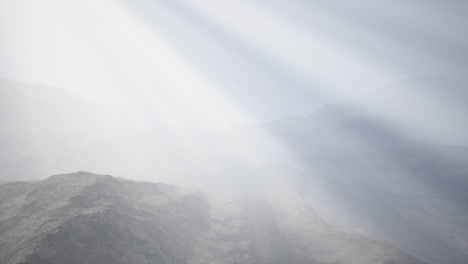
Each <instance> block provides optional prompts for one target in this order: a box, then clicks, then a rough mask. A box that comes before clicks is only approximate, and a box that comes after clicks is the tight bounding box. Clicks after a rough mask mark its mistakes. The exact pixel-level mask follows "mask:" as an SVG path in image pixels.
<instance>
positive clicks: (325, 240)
mask: <svg viewBox="0 0 468 264" xmlns="http://www.w3.org/2000/svg"><path fill="white" fill-rule="evenodd" d="M0 212H1V214H0V263H1V264H18V263H24V264H25V263H28V264H46V263H47V264H49V263H50V264H52V263H57V264H58V263H67V264H74V263H86V264H94V263H96V264H97V263H99V264H103V263H113V264H115V263H122V264H123V263H125V264H133V263H135V264H140V263H142V264H143V263H158V264H179V263H181V264H182V263H188V264H202V263H239V264H240V263H243V264H246V263H247V264H248V263H252V264H253V263H260V264H263V263H265V264H274V263H278V264H279V263H293V264H294V263H297V264H305V263H361V264H362V263H385V264H389V263H405V264H407V263H424V262H423V261H420V260H418V259H417V258H415V257H413V256H411V255H409V254H407V253H405V252H403V251H402V250H400V249H397V248H395V247H393V246H391V245H390V244H388V243H386V242H383V241H378V240H375V239H370V238H367V237H365V236H363V235H359V234H355V233H354V234H353V233H350V232H346V231H342V230H336V229H334V228H332V227H330V226H329V225H327V224H326V223H324V222H323V221H321V220H320V219H319V218H318V217H317V216H315V214H314V212H313V211H312V210H311V209H308V208H306V207H305V205H303V204H302V203H301V201H300V199H299V198H298V197H295V196H294V195H291V194H288V193H275V192H271V193H265V194H264V195H262V196H249V197H244V198H241V199H238V200H235V201H234V200H233V201H228V202H221V201H219V200H217V199H214V200H213V202H212V203H209V202H208V200H207V199H206V198H204V195H202V194H200V193H196V192H187V191H183V190H181V189H179V188H177V187H175V186H170V185H165V184H155V183H149V182H134V181H129V180H124V179H120V178H114V177H111V176H104V175H96V174H92V173H86V172H77V173H73V174H67V175H57V176H52V177H49V178H48V179H46V180H42V181H36V182H14V183H6V184H3V185H0Z"/></svg>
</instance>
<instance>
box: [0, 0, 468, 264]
mask: <svg viewBox="0 0 468 264" xmlns="http://www.w3.org/2000/svg"><path fill="white" fill-rule="evenodd" d="M467 10H468V4H467V3H464V2H463V1H443V2H441V1H413V2H411V3H408V2H407V1H379V2H378V3H373V2H370V1H369V2H365V1H361V2H357V1H354V2H349V1H341V0H333V1H326V2H324V1H292V2H285V1H276V0H273V1H263V0H256V1H223V2H220V1H210V0H206V1H205V0H203V1H186V0H178V1H164V0H137V1H127V0H99V1H90V0H84V1H77V2H76V1H75V2H67V3H65V2H63V1H57V0H49V1H44V0H34V1H26V0H16V1H7V0H3V1H0V58H1V60H0V157H1V159H0V181H1V185H0V186H4V184H6V183H9V182H17V181H22V182H31V183H30V184H34V183H35V182H39V183H41V182H47V181H49V180H50V178H49V179H48V177H49V176H51V175H62V174H68V173H74V172H79V173H78V174H73V175H75V176H76V175H77V176H76V177H77V179H78V180H76V179H75V178H71V180H70V181H71V182H73V181H76V184H77V185H76V186H81V185H80V184H84V183H83V182H86V181H87V180H89V179H94V177H95V176H89V175H88V176H86V175H87V173H88V172H89V173H94V174H96V175H112V176H114V177H117V178H118V179H121V178H125V179H129V180H133V181H138V182H140V181H145V182H153V183H155V182H157V183H164V184H172V185H176V186H179V187H180V188H183V189H186V190H190V191H193V192H196V193H198V192H201V193H203V194H204V195H205V196H206V197H207V198H206V199H207V200H208V201H209V202H208V203H209V204H210V206H211V207H212V208H213V209H212V210H213V212H216V214H221V215H223V217H227V216H226V215H230V214H232V215H235V214H236V213H234V212H237V211H236V210H238V209H225V208H224V207H226V208H230V207H229V206H227V205H229V204H231V203H234V202H233V201H236V202H237V201H247V204H248V206H247V207H246V208H250V209H246V211H247V212H253V211H260V212H262V213H261V214H262V215H261V218H259V219H270V218H271V219H275V220H274V221H276V222H277V225H278V226H280V227H281V226H284V227H282V228H279V230H280V231H278V232H280V233H281V232H284V234H283V233H282V234H283V236H284V237H285V238H284V239H285V240H284V241H283V240H281V242H278V241H279V240H275V239H272V241H275V242H274V243H273V242H271V243H269V244H271V245H275V246H274V247H276V246H278V247H281V248H282V247H283V246H279V245H287V246H285V247H287V248H296V246H297V245H311V244H314V245H315V244H317V245H318V244H320V245H322V244H323V245H325V244H326V243H328V244H326V245H327V246H326V248H327V250H330V252H331V253H323V252H329V251H327V250H325V249H321V250H322V251H321V250H317V251H316V252H315V251H314V250H312V249H310V250H309V252H312V253H310V256H309V255H307V254H309V253H307V254H306V253H303V254H302V253H301V254H302V255H301V254H294V253H290V254H289V253H288V254H289V255H288V254H286V253H285V254H286V255H284V256H276V255H274V254H273V253H272V252H275V251H276V250H274V249H270V248H268V249H266V248H264V246H258V245H257V246H256V248H257V251H258V252H260V253H258V252H257V253H258V254H257V255H258V256H257V258H256V260H254V261H253V262H252V263H281V261H283V263H284V261H286V262H287V261H291V262H290V263H329V262H327V261H337V262H336V263H367V262H366V261H367V260H363V259H359V258H357V257H355V256H354V255H353V256H352V257H349V256H348V255H346V257H345V260H341V259H333V258H332V257H331V256H334V255H336V252H334V251H333V250H331V249H330V248H344V247H345V246H343V245H344V244H348V243H345V242H343V243H344V244H340V243H341V242H340V243H338V242H336V241H338V240H336V241H335V240H333V241H332V240H330V241H332V242H330V241H329V240H326V239H324V240H323V241H322V240H320V242H313V243H312V242H310V241H312V240H310V241H309V239H312V238H311V237H313V236H314V234H315V235H317V234H326V232H331V233H330V234H333V235H330V237H335V236H337V237H338V236H339V235H338V234H341V233H340V232H341V231H343V230H344V231H343V232H347V233H349V234H352V235H350V236H354V235H355V234H356V236H362V237H365V238H366V239H367V238H368V239H376V240H378V241H384V242H382V243H388V245H389V246H388V247H389V248H390V247H391V248H392V250H393V247H394V248H395V250H396V251H391V252H392V253H388V254H387V255H391V256H394V257H393V258H392V259H385V258H380V255H378V256H379V257H374V258H376V259H379V261H380V260H381V261H382V263H410V262H409V260H408V259H406V255H404V254H409V255H411V256H412V257H413V256H414V258H416V259H418V260H420V261H422V262H411V263H463V261H464V260H466V259H467V258H468V226H467V224H466V223H467V221H466V220H468V195H467V193H466V190H467V188H468V122H467V121H468V119H467V114H468V108H467V104H466V102H467V101H468V77H467V76H468V75H467V73H468V30H467V26H468V17H467V16H466V13H467V12H466V11H467ZM80 173H81V174H80ZM94 174H93V175H94ZM80 175H81V176H80ZM75 176H73V177H75ZM80 177H81V178H80ZM98 178H99V177H98ZM46 179H47V180H46ZM54 179H55V178H53V180H54ZM80 179H83V180H82V181H81V180H80ZM99 179H100V178H99ZM57 181H58V180H57ZM98 181H101V180H98ZM44 184H45V183H44ZM54 184H55V182H54ZM73 184H75V183H73ZM73 184H72V185H73ZM86 184H88V183H86ZM86 184H85V185H86ZM5 186H6V185H5ZM67 186H68V185H67ZM73 186H74V185H73ZM129 186H130V185H129ZM131 186H134V185H131ZM135 186H136V185H135ZM138 186H139V185H138ZM5 188H7V187H5ZM31 188H32V187H31ZM37 188H39V189H38V190H45V189H46V188H45V187H44V189H41V188H40V187H37ZM67 188H68V187H67ZM80 188H81V187H80ZM119 188H121V187H119ZM122 188H123V187H122ZM125 188H127V187H125ZM128 188H136V187H128ZM138 188H140V189H138V190H139V191H141V192H142V193H145V192H146V191H147V190H146V189H144V187H138ZM72 190H75V191H76V192H79V191H78V190H79V187H76V188H75V189H73V188H72ZM118 190H120V191H121V192H123V193H125V192H127V189H118ZM5 192H6V191H5ZM129 192H130V193H132V192H133V191H129ZM58 193H60V195H65V194H66V192H65V191H63V192H60V191H57V195H58ZM62 193H63V194H62ZM67 195H68V194H67ZM145 195H146V194H145ZM171 195H172V194H171ZM197 195H198V194H197ZM2 197H3V198H2ZM8 197H9V196H8ZM8 197H7V196H0V199H5V201H7V200H6V199H7V198H8ZM41 197H42V196H41ZM129 197H133V196H129ZM171 197H172V196H171ZM174 197H176V198H174ZM174 197H173V198H171V199H175V200H176V199H179V198H178V197H180V196H174ZM12 199H13V198H12ZM15 199H16V198H15ZM18 199H19V198H18ZM21 199H22V198H21ZM41 199H43V198H41ZM44 199H46V198H44ZM112 199H113V200H112V201H117V200H118V199H117V198H115V199H114V198H112ZM116 199H117V200H116ZM119 199H120V198H119ZM122 199H123V198H122ZM132 199H133V198H132ZM119 201H120V200H119ZM132 201H133V200H132ZM183 201H184V202H185V200H183ZM239 203H241V204H243V203H244V202H239ZM5 204H7V203H6V202H5ZM8 204H15V203H13V202H9V203H8ZM5 206H6V205H5ZM8 206H9V205H8ZM132 206H134V207H135V208H137V207H138V208H139V206H140V205H132ZM249 206H253V207H252V208H253V209H252V208H251V207H249ZM0 208H2V207H0ZM5 208H7V207H5ZM5 208H4V210H7V209H5ZM8 208H9V207H8ZM236 208H237V207H236ZM242 208H243V207H242ZM265 208H269V209H265ZM158 210H159V209H158ZM197 210H199V208H198V207H197V209H194V211H193V212H195V211H196V212H197V213H193V214H190V216H191V217H192V216H194V215H197V214H198V213H200V211H197ZM200 210H201V209H200ZM203 210H205V209H203ZM217 210H220V212H218V211H217ZM239 210H240V209H239ZM304 210H305V211H307V212H308V213H307V217H309V218H310V219H315V220H310V221H309V220H306V218H301V217H305V216H304V213H299V212H303V211H304ZM270 211H271V212H270ZM8 212H9V211H8ZM168 212H169V211H168ZM171 212H172V211H171ZM203 212H205V211H203ZM200 214H202V213H200ZM211 214H212V215H215V213H211ZM247 214H250V213H247ZM296 214H297V215H296ZM309 214H310V215H309ZM241 215H242V214H241ZM293 216H294V217H296V218H294V217H293ZM210 217H211V216H210ZM256 217H257V216H256V215H255V217H254V216H252V217H251V218H253V219H257V218H256ZM309 218H307V219H309ZM152 219H153V218H152ZM153 220H154V219H153ZM153 220H151V221H153ZM257 220H258V219H257ZM257 220H255V221H257ZM1 221H2V219H1V218H0V235H2V233H1V230H2V229H1V226H2V222H1ZM5 221H6V220H5ZM154 221H155V222H154V223H157V221H156V220H154ZM158 221H159V220H158ZM194 221H195V220H194ZM197 221H198V220H197ZM207 221H208V220H207ZM255 221H254V222H255ZM258 221H260V220H258ZM269 221H270V220H268V221H267V220H265V221H264V220H261V221H260V222H259V223H258V222H255V229H257V230H259V229H258V225H260V226H262V225H263V226H268V228H273V227H271V226H270V224H269V223H270V222H269ZM271 221H273V220H271ZM274 221H273V222H274ZM314 221H315V222H314ZM208 222H209V221H208ZM309 222H314V223H315V229H314V228H312V227H310V226H309V225H308V223H309ZM5 223H6V222H5ZM5 223H4V226H6V224H5ZM272 226H275V225H273V224H272ZM293 226H294V228H292V227H293ZM268 228H266V227H265V229H262V230H263V231H261V232H260V231H259V232H260V235H258V234H257V236H256V240H255V241H257V242H258V241H264V240H265V239H267V238H266V237H269V236H270V235H271V234H270V233H269V231H265V230H270V229H268ZM6 229H7V228H6V227H5V230H6ZM195 229H196V228H194V230H195ZM208 229H209V228H208ZM197 230H198V229H197ZM200 230H202V229H200ZM285 230H286V231H285ZM311 230H314V231H311ZM317 230H320V232H319V231H317ZM323 230H341V231H333V232H332V231H323ZM197 232H198V231H197ZM200 232H202V231H200ZM271 232H272V233H275V232H276V231H275V232H273V231H271ZM308 232H310V233H308ZM313 232H316V233H313ZM296 233H303V235H302V236H300V235H298V236H297V237H300V238H297V237H296V235H297V234H296ZM5 234H6V233H5ZM176 236H177V235H176ZM5 237H7V236H6V235H5ZM202 237H203V236H202ZM259 237H260V238H259ZM314 239H315V238H314ZM265 241H266V240H265ZM314 241H315V240H314ZM324 241H326V242H324ZM340 241H341V240H340ZM0 242H1V239H0ZM5 243H6V242H5ZM194 243H195V242H194ZM229 243H231V242H229ZM262 243H263V242H262ZM265 243H266V242H265ZM301 243H305V244H301ZM321 243H322V244H321ZM234 244H236V243H234ZM260 244H261V243H260ZM267 244H268V243H267ZM0 245H1V244H0ZM262 245H263V244H262ZM330 245H333V246H330ZM385 245H386V244H385ZM390 245H391V246H390ZM265 247H266V246H265ZM297 247H299V248H301V247H302V246H297ZM303 247H304V248H305V246H303ZM323 247H325V246H323ZM259 248H260V249H259ZM270 250H271V252H270ZM367 250H369V251H365V252H374V251H372V250H374V249H372V250H371V249H367ZM400 250H401V252H405V253H404V254H403V253H401V254H403V255H404V256H405V257H401V256H403V255H400V253H394V252H400ZM0 251H1V249H0ZM208 251H210V250H208ZM211 251H213V252H217V251H215V250H214V249H213V250H211ZM286 251H287V250H286ZM306 251H307V250H306ZM351 251H352V250H350V252H351ZM5 252H6V251H5ZM11 252H14V250H12V251H11ZM194 252H198V251H196V250H195V251H194ZM203 252H204V251H203ZM288 252H289V251H288ZM291 252H295V251H294V250H292V251H291ZM313 252H315V253H313ZM318 252H321V253H318ZM353 252H354V251H353ZM357 252H359V250H358V251H357ZM375 252H387V251H386V249H385V250H384V249H380V248H379V249H378V250H375ZM388 252H390V251H388ZM0 253H1V252H0ZM361 253H362V252H361ZM5 254H7V253H5ZM8 254H9V253H8ZM12 254H13V253H12ZM15 254H16V253H15ZM67 254H68V255H71V254H72V253H67ZM73 254H74V253H73ZM203 254H205V253H203ZM206 254H208V253H206ZM223 254H224V253H223ZM226 254H227V253H226ZM358 254H360V253H358ZM369 254H370V255H369V256H371V255H372V254H373V253H372V254H371V253H369ZM379 254H380V253H379ZM299 255H300V256H301V261H303V262H293V261H292V259H295V261H296V260H297V261H299V260H298V259H300V257H298V256H299ZM305 255H307V256H308V257H304V256H305ZM338 255H339V254H338ZM1 256H3V255H1V254H0V257H1ZM5 256H7V255H5ZM8 256H10V255H8ZM15 256H16V255H15ZM203 256H205V255H203ZM226 256H231V255H229V254H228V255H226ZM372 256H374V255H372ZM376 256H377V255H376ZM395 256H398V257H395ZM296 257H297V259H296ZM302 257H303V258H304V260H302ZM13 259H14V258H13V257H11V260H10V262H5V263H20V262H14V261H13ZM194 259H197V258H194ZM200 259H202V258H200ZM206 259H208V257H207V258H206ZM226 259H227V257H225V258H223V259H222V260H220V261H221V262H213V263H250V262H243V261H241V260H237V261H238V262H235V260H233V262H228V261H226ZM271 259H275V260H274V261H280V262H274V261H273V260H271ZM305 259H307V260H305ZM312 259H313V261H312ZM270 260H271V261H270ZM30 261H31V262H30V263H36V262H33V261H32V260H30ZM129 261H130V260H129ZM132 261H133V260H132ZM196 261H200V262H196ZM205 261H207V260H205ZM360 261H361V262H360ZM385 261H387V262H385ZM388 261H394V262H388ZM0 263H3V262H1V261H0ZM37 263H40V262H37ZM47 263H49V262H47ZM50 263H52V262H50ZM54 263H55V262H54ZM56 263H60V262H56ZM90 263H91V262H90ZM93 263H94V262H93ZM129 263H130V262H129ZM131 263H133V262H131ZM135 263H137V262H135ZM148 263H153V262H148ZM154 263H208V262H204V260H192V262H187V261H186V262H171V261H169V260H167V262H154Z"/></svg>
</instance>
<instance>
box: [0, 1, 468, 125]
mask: <svg viewBox="0 0 468 264" xmlns="http://www.w3.org/2000/svg"><path fill="white" fill-rule="evenodd" d="M467 12H468V2H467V1H462V0H460V1H410V2H408V1H403V0H398V1H395V0H386V1H345V0H327V1H279V0H269V1H266V0H256V1H204V0H203V1H189V0H177V1H175V0H174V1H162V0H131V1H126V0H83V1H59V0H14V1H13V0H0V58H1V60H0V77H1V78H11V79H16V80H20V81H29V82H38V83H42V84H48V85H54V86H58V87H61V88H65V89H69V90H73V91H76V92H78V93H80V94H83V95H86V96H90V97H93V98H96V99H98V100H101V99H106V100H108V101H114V102H125V103H128V104H136V105H151V106H152V108H154V107H153V106H157V107H156V108H157V110H154V109H153V110H154V111H157V112H167V113H173V114H175V115H179V116H181V115H190V114H192V111H193V109H194V108H196V112H197V115H204V116H209V117H210V118H209V120H210V121H209V122H211V123H213V124H216V125H221V126H224V125H228V124H230V123H231V122H233V123H236V122H248V121H249V120H254V121H258V120H266V119H271V118H276V117H278V116H285V115H297V114H300V115H303V114H308V113H310V112H312V111H313V110H315V109H316V108H317V107H318V106H320V105H322V104H324V103H330V102H337V101H342V100H348V99H351V98H356V97H360V96H362V95H364V96H365V95H366V94H368V93H369V92H370V93H373V92H375V91H376V89H383V88H385V87H386V86H388V85H391V84H392V83H394V82H396V81H399V80H402V79H406V78H413V77H415V76H426V75H440V74H442V75H443V74H460V73H461V74H463V73H465V72H466V69H467V63H468V33H467V29H466V28H467V25H468V16H467V15H466V14H467ZM219 112H222V113H223V115H219V114H217V113H219ZM226 120H229V122H227V121H226Z"/></svg>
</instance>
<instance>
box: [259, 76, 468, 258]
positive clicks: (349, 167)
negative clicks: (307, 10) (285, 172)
mask: <svg viewBox="0 0 468 264" xmlns="http://www.w3.org/2000/svg"><path fill="white" fill-rule="evenodd" d="M438 80H439V79H438ZM439 81H440V82H435V81H433V80H427V79H425V82H422V83H421V82H419V81H418V82H417V83H418V84H419V86H422V87H420V88H419V89H420V90H418V91H419V92H421V89H423V87H427V90H424V89H423V90H424V91H425V92H427V93H428V94H438V95H439V96H442V94H443V95H444V96H445V97H447V98H451V100H450V102H452V103H453V104H452V105H451V106H453V107H454V109H452V110H450V111H452V112H456V111H459V112H460V113H458V115H465V116H466V110H464V108H459V107H457V105H458V104H456V102H458V103H459V102H460V100H462V99H461V98H464V97H465V96H466V89H465V90H464V89H461V88H463V87H464V86H455V87H454V89H453V90H451V88H452V87H451V86H444V85H442V84H445V85H448V84H450V82H447V81H441V80H439ZM428 82H429V83H431V85H427V83H428ZM409 83H413V82H409ZM405 84H406V85H407V86H409V84H408V82H405ZM413 84H414V83H413ZM458 84H459V83H458ZM462 84H464V85H466V82H465V83H462ZM415 89H416V88H415ZM444 89H445V90H444ZM452 92H453V93H452ZM390 93H391V94H392V93H393V92H390ZM415 93H416V91H415ZM419 94H420V95H421V93H419ZM399 96H401V95H400V94H399V93H396V94H393V95H392V96H390V95H389V96H385V93H383V94H382V95H379V97H380V99H375V102H373V103H372V104H373V105H374V106H375V105H379V106H381V105H387V106H388V105H392V104H393V105H394V106H395V105H399V107H398V110H395V111H399V112H395V113H388V112H386V111H387V110H388V109H389V108H386V107H382V108H378V107H374V106H370V103H366V102H365V101H362V100H357V101H352V102H346V103H340V104H333V105H328V106H325V107H323V108H322V109H321V110H320V111H318V112H316V113H314V114H312V115H310V116H307V117H297V118H289V119H279V120H275V121H272V122H269V123H267V124H265V125H264V127H263V129H265V130H268V131H270V132H271V133H272V134H273V135H275V137H276V138H277V139H278V141H280V142H283V143H284V144H285V145H287V146H288V147H289V149H290V150H291V152H293V153H295V155H296V157H297V159H298V160H299V161H300V162H298V164H299V165H297V168H298V169H299V171H298V172H291V173H290V175H291V174H293V175H294V174H296V175H300V176H298V177H301V178H302V179H303V183H302V184H301V185H302V191H301V193H302V195H303V197H304V199H305V200H307V201H308V203H309V204H310V206H312V207H313V208H316V209H317V210H318V211H319V212H320V213H319V214H320V215H321V216H322V217H325V216H329V218H327V220H328V221H332V222H335V223H337V224H340V225H343V226H347V227H352V228H358V229H361V230H365V231H366V232H369V233H371V234H374V235H376V236H379V237H382V238H383V239H385V240H387V241H392V243H394V244H396V245H399V246H400V247H404V248H406V249H407V250H409V252H411V253H413V254H415V255H418V256H420V257H422V258H423V259H425V260H427V261H429V262H431V263H460V264H461V263H465V262H466V259H468V240H467V238H468V225H467V223H468V195H467V192H466V190H467V189H468V147H467V146H466V145H463V144H462V143H463V142H465V141H466V140H465V139H466V135H467V134H463V133H461V131H463V129H462V128H463V127H465V124H463V123H461V124H460V123H458V122H454V120H456V121H459V120H458V119H453V120H452V119H450V120H444V119H449V118H447V117H446V116H430V115H428V113H431V112H432V109H431V107H432V106H433V105H434V102H433V101H430V100H429V99H427V98H425V97H421V98H419V97H418V98H419V100H420V101H415V100H414V97H413V98H411V99H410V98H409V97H408V98H406V99H401V98H400V97H399ZM421 96H422V95H421ZM382 98H385V100H384V99H382ZM398 98H400V99H401V100H400V99H398ZM428 100H429V101H430V102H428ZM393 108H394V109H395V107H393ZM447 111H448V112H450V111H449V110H447ZM394 120H400V121H399V122H392V121H394ZM411 122H414V124H413V125H415V126H421V127H422V125H421V124H423V123H425V124H426V125H424V128H426V129H431V127H430V126H432V130H431V131H426V133H419V132H418V133H410V132H411V131H412V132H415V131H414V130H412V129H409V130H405V129H406V127H398V126H396V127H395V126H394V125H395V124H404V123H411ZM428 124H429V125H428ZM439 126H440V127H439ZM444 131H452V134H453V135H455V134H456V135H457V137H453V138H451V137H442V136H441V135H443V134H444V133H443V132H444ZM407 132H408V133H407ZM418 135H419V136H418ZM425 135H427V136H425ZM447 138H449V139H450V140H452V143H457V142H458V143H459V144H458V145H457V144H447V142H446V139H447ZM318 201H320V202H318Z"/></svg>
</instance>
